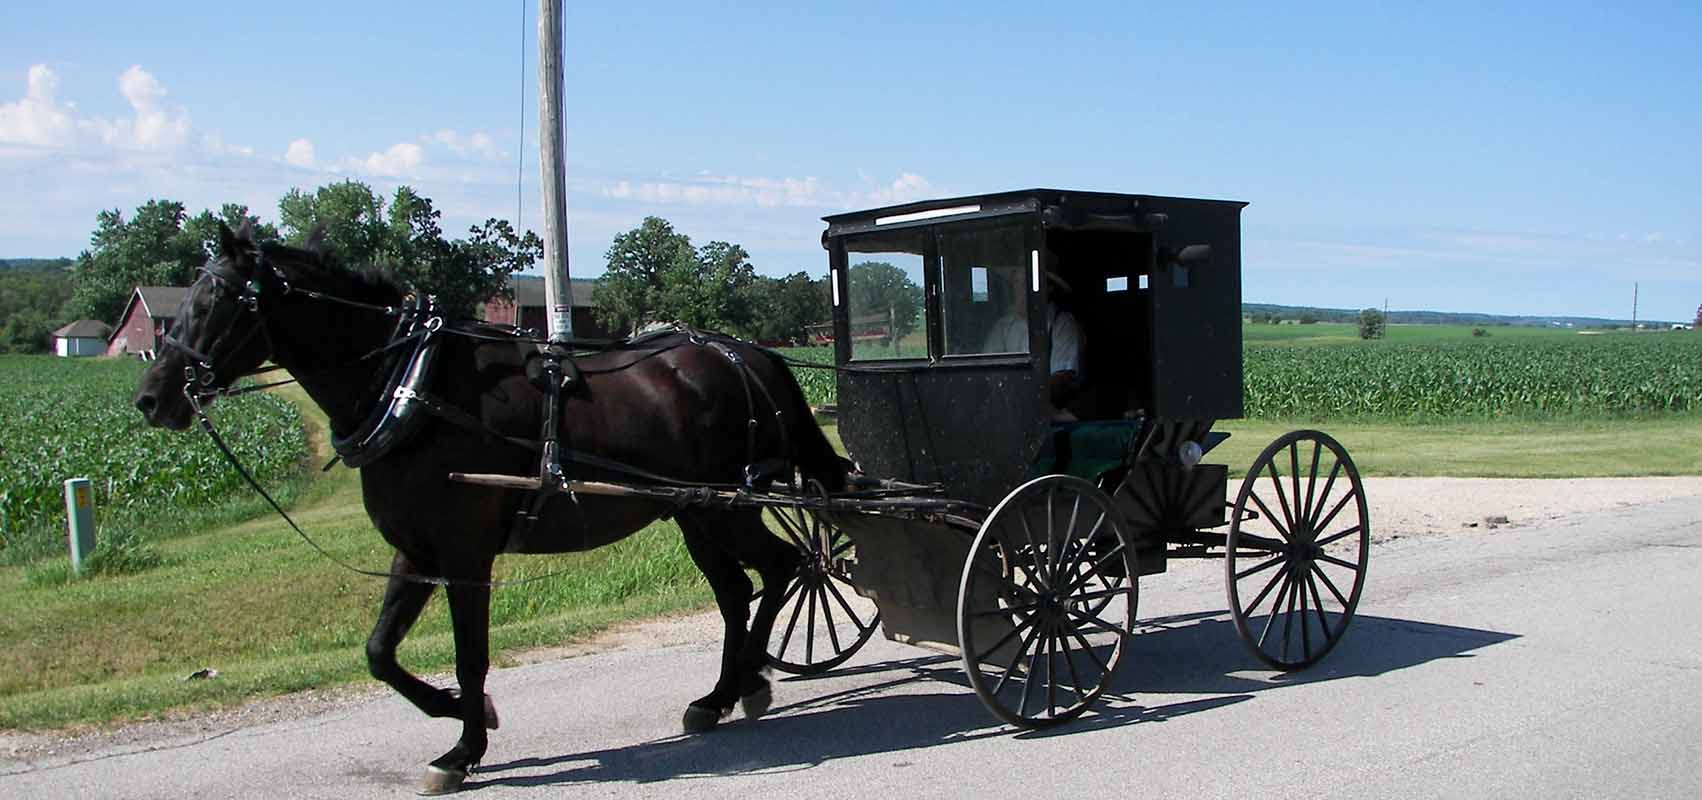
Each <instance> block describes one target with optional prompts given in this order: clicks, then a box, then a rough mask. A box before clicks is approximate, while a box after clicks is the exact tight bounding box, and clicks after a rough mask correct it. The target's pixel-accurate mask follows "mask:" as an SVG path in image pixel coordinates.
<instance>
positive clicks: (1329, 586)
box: [1312, 564, 1347, 609]
mask: <svg viewBox="0 0 1702 800" xmlns="http://www.w3.org/2000/svg"><path fill="white" fill-rule="evenodd" d="M1312 571H1313V572H1314V573H1317V575H1318V578H1319V580H1322V581H1323V582H1324V586H1325V588H1327V589H1329V590H1330V594H1333V595H1335V596H1336V601H1337V602H1339V603H1341V604H1342V608H1344V609H1345V608H1347V598H1346V597H1343V596H1342V591H1341V590H1340V589H1337V588H1336V584H1335V582H1334V581H1332V580H1330V576H1328V575H1326V574H1324V570H1322V569H1320V568H1319V567H1318V565H1317V564H1313V565H1312Z"/></svg>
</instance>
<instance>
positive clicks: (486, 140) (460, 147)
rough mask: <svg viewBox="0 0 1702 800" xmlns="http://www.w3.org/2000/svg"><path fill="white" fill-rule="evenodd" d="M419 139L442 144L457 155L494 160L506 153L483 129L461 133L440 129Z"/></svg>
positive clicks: (505, 155) (504, 156) (504, 155)
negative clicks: (465, 133)
mask: <svg viewBox="0 0 1702 800" xmlns="http://www.w3.org/2000/svg"><path fill="white" fill-rule="evenodd" d="M420 140H421V141H424V142H430V143H434V144H439V145H442V146H444V147H446V148H448V149H449V151H450V152H452V153H454V154H456V155H458V156H469V155H470V156H478V157H479V158H483V159H488V160H493V161H494V160H496V159H500V158H506V157H507V155H508V154H506V153H504V152H502V150H500V149H498V148H497V146H496V141H495V140H493V139H491V137H490V134H488V133H485V132H484V131H474V132H473V133H471V134H467V135H462V134H461V133H459V132H457V131H452V130H441V131H438V132H436V133H432V134H427V135H425V136H421V137H420Z"/></svg>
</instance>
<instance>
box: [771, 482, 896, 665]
mask: <svg viewBox="0 0 1702 800" xmlns="http://www.w3.org/2000/svg"><path fill="white" fill-rule="evenodd" d="M767 517H768V518H769V519H772V520H774V521H775V523H776V527H778V528H779V529H780V530H781V532H782V533H783V534H784V536H785V538H786V540H787V541H789V542H791V543H792V545H793V546H794V547H796V548H798V553H799V555H801V556H802V557H803V558H802V560H801V561H800V562H799V564H798V571H797V572H796V573H794V574H793V575H792V578H791V580H789V581H787V582H786V585H785V588H784V590H783V591H784V592H785V594H784V595H782V597H781V601H780V615H779V616H778V617H776V618H775V620H774V625H775V630H774V633H773V634H772V635H771V636H769V637H768V664H769V666H771V667H773V668H775V669H777V670H780V671H781V672H787V673H791V674H793V675H815V674H818V673H821V672H826V671H827V670H830V669H832V668H834V667H837V666H839V665H840V664H843V663H845V660H846V659H848V658H850V657H851V656H852V655H854V654H856V652H857V651H858V650H859V649H861V648H862V647H863V645H864V644H866V643H868V641H869V638H870V637H871V636H873V635H874V633H875V627H876V626H877V625H879V624H880V621H881V615H880V611H879V610H877V609H875V608H873V607H872V606H869V605H867V604H866V602H865V601H863V600H862V598H860V597H858V596H857V595H856V591H855V590H854V589H853V588H852V587H851V577H850V573H849V568H848V562H850V561H852V560H855V555H856V548H855V545H854V544H853V543H852V541H851V538H850V537H849V536H847V535H846V534H845V532H844V531H842V530H840V528H839V526H837V525H834V524H833V522H832V520H829V519H827V518H825V517H823V516H822V515H820V514H818V513H816V512H813V511H806V510H805V509H802V508H797V507H792V508H771V509H769V510H768V514H767ZM763 591H767V587H764V588H763ZM761 597H762V593H761V592H758V593H757V596H756V597H755V598H752V603H753V606H754V604H755V603H756V602H758V601H759V600H760V599H761ZM847 623H848V624H849V625H850V626H851V630H845V629H844V628H843V627H842V626H843V624H847Z"/></svg>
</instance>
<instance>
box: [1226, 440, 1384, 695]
mask: <svg viewBox="0 0 1702 800" xmlns="http://www.w3.org/2000/svg"><path fill="white" fill-rule="evenodd" d="M1370 555H1371V517H1370V515H1369V513H1368V512H1367V511H1366V503H1365V487H1364V486H1363V485H1362V484H1361V483H1360V480H1359V470H1358V469H1356V468H1355V467H1354V466H1353V459H1351V458H1348V455H1347V451H1346V450H1344V449H1343V448H1342V446H1341V445H1340V444H1339V443H1337V442H1336V440H1335V439H1332V438H1330V437H1329V436H1326V435H1325V434H1322V433H1319V432H1317V431H1294V432H1293V433H1289V434H1286V435H1284V436H1282V437H1281V438H1279V439H1277V440H1276V441H1274V442H1272V443H1271V444H1270V446H1269V447H1266V448H1265V451H1264V452H1263V453H1260V454H1259V457H1258V459H1256V460H1255V461H1254V462H1253V466H1252V467H1251V468H1250V469H1248V470H1247V478H1246V480H1244V481H1242V483H1241V492H1240V494H1238V495H1237V496H1236V498H1235V508H1234V515H1233V516H1232V517H1231V519H1230V525H1229V540H1228V542H1227V543H1226V555H1225V557H1224V576H1225V581H1226V583H1228V588H1229V611H1230V613H1231V614H1232V615H1233V616H1234V619H1235V630H1236V632H1238V633H1240V634H1241V640H1242V641H1243V642H1245V643H1246V644H1247V647H1248V649H1250V650H1252V652H1253V655H1254V656H1256V657H1257V658H1258V659H1259V660H1260V661H1263V662H1264V663H1266V664H1268V665H1270V666H1272V667H1275V668H1276V669H1280V670H1297V669H1304V668H1306V667H1309V666H1311V665H1312V664H1314V663H1317V661H1318V659H1320V658H1323V657H1324V654H1326V653H1328V652H1330V650H1332V649H1334V648H1335V646H1336V644H1337V643H1339V642H1340V641H1341V638H1342V634H1343V633H1344V632H1345V631H1346V630H1347V626H1348V623H1349V622H1352V621H1353V611H1354V609H1355V608H1356V607H1357V606H1358V605H1359V594H1360V590H1361V589H1363V588H1364V586H1365V568H1366V564H1367V561H1368V559H1369V558H1370Z"/></svg>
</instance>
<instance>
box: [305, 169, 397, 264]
mask: <svg viewBox="0 0 1702 800" xmlns="http://www.w3.org/2000/svg"><path fill="white" fill-rule="evenodd" d="M403 188H404V189H406V188H407V187H403ZM412 191H413V190H411V189H409V190H408V192H409V193H410V194H411V193H412ZM401 193H402V190H401V189H398V190H397V194H398V195H400V194H401ZM410 210H411V209H410ZM278 227H279V229H280V230H281V231H282V232H283V234H284V240H285V241H286V242H288V243H290V244H293V245H296V246H298V247H299V246H301V245H302V244H305V243H306V242H307V239H308V237H309V236H312V235H313V232H314V231H316V230H322V233H321V241H322V242H323V243H324V244H325V245H326V246H327V247H329V248H330V250H331V251H332V252H333V253H335V254H336V255H337V257H338V258H341V259H342V260H343V261H344V262H345V263H349V264H377V263H380V262H381V261H382V258H383V256H384V255H385V253H386V250H387V249H388V248H389V246H390V245H391V244H392V241H391V238H392V236H393V235H394V233H393V232H394V226H393V225H392V224H391V221H390V220H387V219H385V216H384V200H383V199H382V198H380V197H379V196H378V195H377V194H375V193H374V192H373V191H372V187H371V186H368V185H366V184H364V183H361V182H360V181H354V180H345V181H339V182H337V183H328V184H326V185H324V186H321V187H319V188H318V189H316V190H314V192H313V194H307V193H306V192H303V191H301V190H300V189H291V190H289V192H288V193H287V194H285V195H284V199H282V200H280V201H278Z"/></svg>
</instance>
